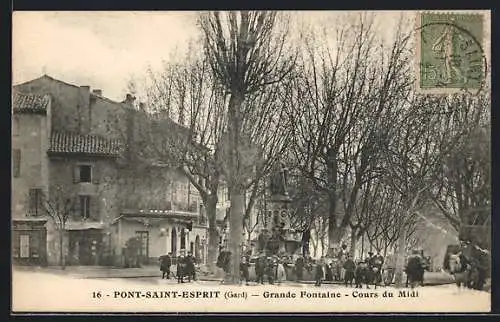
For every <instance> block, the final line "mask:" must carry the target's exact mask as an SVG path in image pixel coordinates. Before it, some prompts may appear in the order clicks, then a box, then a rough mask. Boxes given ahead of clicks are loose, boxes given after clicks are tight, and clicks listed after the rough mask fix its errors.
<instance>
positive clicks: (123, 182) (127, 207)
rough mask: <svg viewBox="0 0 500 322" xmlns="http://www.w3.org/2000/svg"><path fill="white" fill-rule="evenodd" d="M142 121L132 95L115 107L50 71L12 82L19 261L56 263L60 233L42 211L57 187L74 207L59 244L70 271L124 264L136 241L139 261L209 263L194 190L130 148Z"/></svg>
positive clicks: (14, 206)
mask: <svg viewBox="0 0 500 322" xmlns="http://www.w3.org/2000/svg"><path fill="white" fill-rule="evenodd" d="M144 119H146V121H148V118H147V115H146V113H145V112H144V111H140V110H137V109H135V108H134V107H133V97H132V96H131V95H127V97H126V99H125V100H124V101H123V102H115V101H112V100H110V99H108V98H105V97H104V96H103V93H102V91H101V90H99V89H94V90H92V91H91V89H90V87H89V86H76V85H72V84H68V83H65V82H63V81H60V80H57V79H54V78H52V77H50V76H47V75H44V76H42V77H40V78H37V79H34V80H32V81H28V82H26V83H22V84H19V85H16V86H14V96H13V114H12V122H13V124H12V126H13V137H12V157H13V160H12V161H13V169H12V171H13V179H12V218H13V227H12V229H13V255H14V261H15V262H17V263H19V264H29V265H31V264H33V265H44V264H49V265H55V264H58V263H59V262H60V256H59V250H60V240H59V238H58V236H59V234H58V232H59V230H58V228H57V227H56V225H55V221H54V220H53V219H52V218H50V217H49V216H47V215H46V212H45V211H44V209H45V206H46V204H45V203H46V202H54V200H56V199H57V198H55V197H56V196H57V193H61V191H62V193H63V194H64V198H62V199H61V198H59V199H61V200H67V201H70V202H71V203H72V204H73V205H74V206H73V207H71V213H70V215H69V218H68V220H67V222H66V224H65V227H64V232H63V239H62V240H63V250H64V254H65V256H64V258H65V261H66V263H67V264H68V265H105V264H107V265H121V264H123V262H124V252H125V251H124V248H125V246H126V245H127V241H129V240H131V239H132V238H136V239H138V240H139V241H140V244H141V247H140V249H139V250H138V252H139V253H138V254H137V255H138V257H139V258H140V261H141V262H142V263H151V262H156V261H157V258H158V256H160V255H163V254H165V253H166V252H169V251H172V252H173V253H174V254H179V253H180V251H181V250H182V249H184V250H187V251H189V250H192V251H193V253H196V255H197V257H198V258H199V259H201V260H203V259H204V258H205V252H206V244H207V242H206V240H207V234H206V231H207V226H206V220H205V218H203V205H202V203H201V200H200V198H199V196H198V194H197V193H196V190H195V189H194V187H193V186H192V185H191V184H190V182H189V180H188V179H187V178H186V177H185V176H184V175H183V174H182V173H180V172H179V171H178V170H175V168H174V167H170V166H168V165H165V164H161V163H158V162H152V161H150V160H147V159H141V158H140V156H139V153H137V152H138V151H136V150H135V149H136V147H139V146H141V144H142V143H143V142H142V140H144V138H143V137H141V133H140V131H138V130H137V128H140V126H139V125H140V124H143V123H141V122H142V121H141V120H144ZM143 125H144V124H143ZM162 125H163V126H172V127H179V125H178V124H175V123H174V122H173V121H171V120H169V122H167V123H164V124H162ZM146 126H148V125H146Z"/></svg>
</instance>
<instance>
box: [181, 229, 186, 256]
mask: <svg viewBox="0 0 500 322" xmlns="http://www.w3.org/2000/svg"><path fill="white" fill-rule="evenodd" d="M181 250H184V251H185V250H186V230H185V229H181Z"/></svg>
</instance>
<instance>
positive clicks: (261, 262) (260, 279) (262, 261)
mask: <svg viewBox="0 0 500 322" xmlns="http://www.w3.org/2000/svg"><path fill="white" fill-rule="evenodd" d="M265 271H266V256H265V255H264V254H263V253H261V254H260V256H259V258H258V259H257V261H256V263H255V275H256V276H257V283H260V284H264V273H265Z"/></svg>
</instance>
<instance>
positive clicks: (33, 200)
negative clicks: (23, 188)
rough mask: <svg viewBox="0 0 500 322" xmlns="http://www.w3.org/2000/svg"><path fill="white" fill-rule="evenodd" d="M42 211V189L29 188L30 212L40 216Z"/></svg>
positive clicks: (32, 214)
mask: <svg viewBox="0 0 500 322" xmlns="http://www.w3.org/2000/svg"><path fill="white" fill-rule="evenodd" d="M41 212H42V189H40V188H31V189H30V190H29V213H30V215H31V216H35V217H36V216H39V215H40V214H41Z"/></svg>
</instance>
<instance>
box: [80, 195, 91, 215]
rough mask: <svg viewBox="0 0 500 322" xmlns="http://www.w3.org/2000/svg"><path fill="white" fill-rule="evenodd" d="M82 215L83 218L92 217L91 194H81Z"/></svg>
mask: <svg viewBox="0 0 500 322" xmlns="http://www.w3.org/2000/svg"><path fill="white" fill-rule="evenodd" d="M80 216H81V217H82V218H83V219H88V218H89V217H90V196H80Z"/></svg>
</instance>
